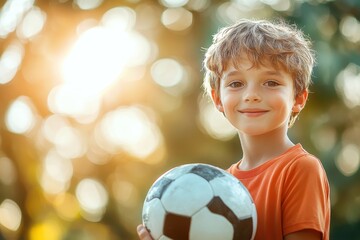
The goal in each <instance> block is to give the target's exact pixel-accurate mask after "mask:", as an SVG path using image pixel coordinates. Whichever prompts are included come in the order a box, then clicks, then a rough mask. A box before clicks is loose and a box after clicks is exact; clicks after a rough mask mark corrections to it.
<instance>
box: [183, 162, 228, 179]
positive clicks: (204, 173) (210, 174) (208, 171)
mask: <svg viewBox="0 0 360 240" xmlns="http://www.w3.org/2000/svg"><path fill="white" fill-rule="evenodd" d="M189 173H194V174H196V175H199V176H200V177H202V178H204V179H205V180H207V181H208V182H210V181H211V180H213V179H214V178H217V177H222V176H224V173H222V172H221V171H220V170H218V169H216V168H215V167H210V166H208V165H206V164H197V165H196V166H194V167H193V168H192V169H191V170H190V171H189Z"/></svg>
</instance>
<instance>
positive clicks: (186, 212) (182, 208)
mask: <svg viewBox="0 0 360 240" xmlns="http://www.w3.org/2000/svg"><path fill="white" fill-rule="evenodd" d="M189 183H191V184H189ZM213 196H214V194H213V191H212V188H211V187H210V185H209V182H208V181H206V180H205V179H204V178H202V177H200V176H198V175H195V174H193V173H188V174H185V175H183V176H181V177H179V178H177V179H176V180H175V181H173V182H172V183H171V184H170V186H169V187H168V188H167V189H166V191H165V193H164V195H163V196H162V197H161V202H162V203H163V205H164V207H165V209H166V211H168V212H172V213H177V214H180V215H183V216H189V217H190V216H192V215H193V214H194V213H195V212H197V211H199V210H200V209H201V208H202V207H204V206H206V204H207V203H208V202H209V201H210V200H211V199H212V197H213Z"/></svg>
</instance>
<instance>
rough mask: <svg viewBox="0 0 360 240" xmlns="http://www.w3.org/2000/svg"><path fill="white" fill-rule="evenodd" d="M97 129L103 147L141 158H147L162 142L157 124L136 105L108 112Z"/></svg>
mask: <svg viewBox="0 0 360 240" xmlns="http://www.w3.org/2000/svg"><path fill="white" fill-rule="evenodd" d="M97 130H98V132H97V133H98V135H97V137H98V138H97V141H98V143H99V145H100V146H101V147H102V148H104V149H105V150H107V151H110V152H114V153H116V152H119V151H121V150H123V151H126V152H128V153H129V154H131V155H133V156H135V157H138V158H140V159H146V158H147V157H148V156H150V155H151V154H152V153H153V152H154V151H156V150H157V149H158V148H159V147H160V146H161V144H162V135H161V132H160V130H159V129H158V128H157V125H156V124H155V123H154V121H153V120H152V119H151V118H150V117H148V116H147V114H146V113H145V112H144V111H143V110H141V108H139V107H136V106H135V107H121V108H118V109H116V110H114V111H111V112H108V113H107V114H106V115H105V117H104V118H103V119H102V120H101V122H100V125H99V126H98V129H97Z"/></svg>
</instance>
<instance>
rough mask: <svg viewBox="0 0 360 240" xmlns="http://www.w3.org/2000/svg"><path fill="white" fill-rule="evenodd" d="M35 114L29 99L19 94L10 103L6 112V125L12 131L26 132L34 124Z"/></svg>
mask: <svg viewBox="0 0 360 240" xmlns="http://www.w3.org/2000/svg"><path fill="white" fill-rule="evenodd" d="M35 114H36V113H35V112H34V110H33V106H32V103H31V100H30V99H29V98H28V97H25V96H20V97H18V98H17V99H16V100H15V101H13V102H12V103H11V105H10V106H9V108H8V110H7V112H6V116H5V123H6V127H7V129H8V130H9V131H10V132H13V133H17V134H24V133H27V132H29V131H30V130H31V129H32V127H33V126H34V125H35V121H36V117H35Z"/></svg>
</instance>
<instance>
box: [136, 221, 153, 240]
mask: <svg viewBox="0 0 360 240" xmlns="http://www.w3.org/2000/svg"><path fill="white" fill-rule="evenodd" d="M136 230H137V233H138V235H139V237H140V239H141V240H152V238H151V237H150V235H149V232H148V231H147V230H146V228H145V227H144V226H143V225H141V224H140V225H139V226H137V229H136Z"/></svg>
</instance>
